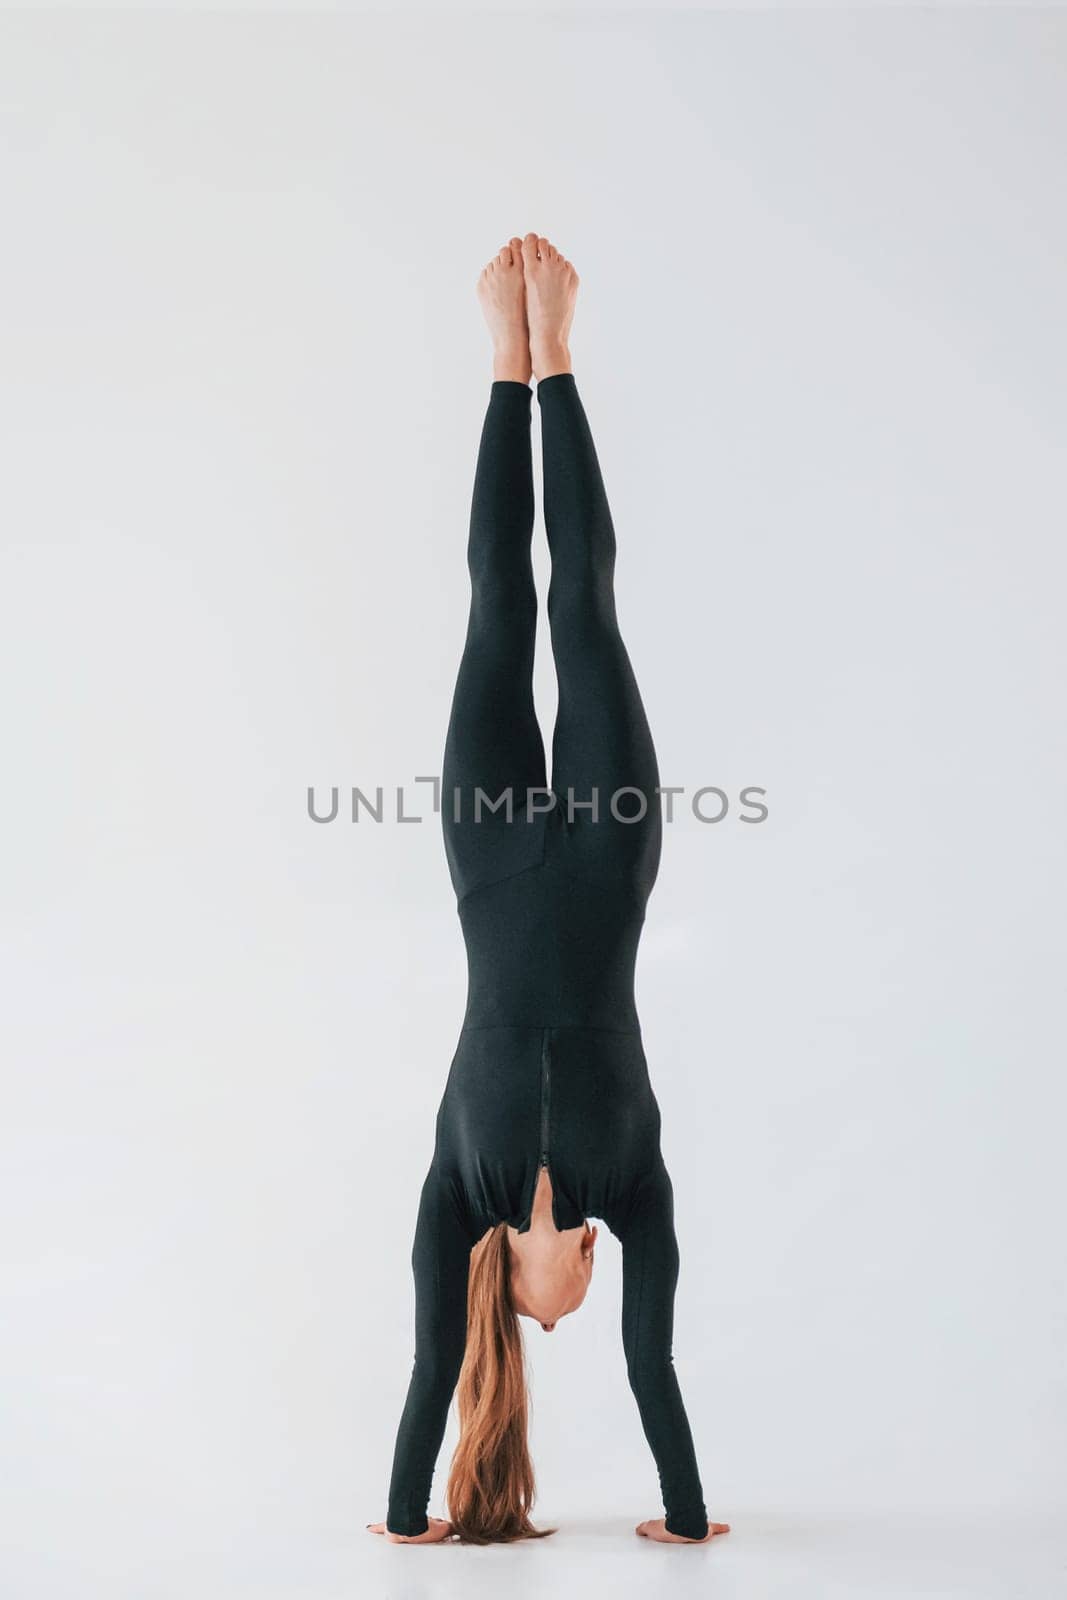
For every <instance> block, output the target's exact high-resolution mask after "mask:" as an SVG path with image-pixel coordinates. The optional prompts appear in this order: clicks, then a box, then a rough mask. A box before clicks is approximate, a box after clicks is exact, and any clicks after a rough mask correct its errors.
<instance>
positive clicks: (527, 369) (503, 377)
mask: <svg viewBox="0 0 1067 1600" xmlns="http://www.w3.org/2000/svg"><path fill="white" fill-rule="evenodd" d="M478 301H479V303H480V305H481V308H482V311H483V313H484V315H485V320H486V322H487V323H488V324H489V332H490V333H491V335H492V338H493V377H494V378H496V379H498V380H500V381H501V382H509V383H529V381H530V374H531V371H532V368H531V365H530V334H529V330H528V328H527V326H526V283H525V279H524V277H523V261H522V240H521V239H520V238H518V237H517V236H516V237H515V238H514V239H511V240H509V241H508V243H507V244H506V245H505V246H504V248H503V250H501V252H500V254H499V255H497V256H494V257H493V259H492V261H490V262H489V263H488V265H487V266H486V267H485V269H484V271H483V272H482V273H481V274H480V276H479V278H478Z"/></svg>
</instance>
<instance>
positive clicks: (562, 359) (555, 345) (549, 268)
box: [513, 233, 578, 379]
mask: <svg viewBox="0 0 1067 1600" xmlns="http://www.w3.org/2000/svg"><path fill="white" fill-rule="evenodd" d="M513 242H514V241H513ZM522 266H523V272H524V273H525V276H526V316H527V321H528V324H529V329H530V356H531V359H532V361H533V370H534V376H535V377H536V378H538V379H540V378H551V377H554V376H555V374H556V373H557V372H570V370H571V352H570V348H569V345H568V340H569V338H570V331H571V323H572V321H573V320H574V304H575V301H576V300H577V298H578V274H577V273H576V272H575V270H574V268H573V267H572V266H571V264H570V262H569V261H567V260H566V259H565V258H564V257H563V256H562V255H560V253H559V251H558V250H557V249H556V247H555V245H554V244H551V243H550V242H549V240H547V239H542V238H540V237H539V236H538V235H537V234H536V233H528V234H527V235H526V237H525V239H524V240H523V241H522Z"/></svg>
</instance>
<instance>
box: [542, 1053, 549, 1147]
mask: <svg viewBox="0 0 1067 1600" xmlns="http://www.w3.org/2000/svg"><path fill="white" fill-rule="evenodd" d="M548 1095H549V1059H548V1029H547V1028H546V1029H545V1030H544V1032H543V1033H542V1035H541V1165H542V1166H543V1167H547V1166H548Z"/></svg>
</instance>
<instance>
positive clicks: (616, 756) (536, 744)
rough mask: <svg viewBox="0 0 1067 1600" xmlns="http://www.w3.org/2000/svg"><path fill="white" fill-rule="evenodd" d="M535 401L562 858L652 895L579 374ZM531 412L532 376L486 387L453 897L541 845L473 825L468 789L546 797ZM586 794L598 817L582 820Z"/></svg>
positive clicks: (449, 800)
mask: <svg viewBox="0 0 1067 1600" xmlns="http://www.w3.org/2000/svg"><path fill="white" fill-rule="evenodd" d="M537 399H538V403H539V406H540V410H541V436H542V451H543V460H544V515H545V526H546V529H547V533H548V544H549V550H550V552H551V556H552V579H551V584H550V587H549V591H548V617H549V624H550V627H551V634H552V653H553V656H554V659H555V666H556V676H557V680H558V685H559V705H558V711H557V716H556V726H555V731H554V734H553V739H552V793H553V794H554V796H555V807H556V811H557V817H556V819H555V820H556V821H557V822H559V823H562V824H564V825H565V826H567V828H568V829H569V830H570V835H571V850H570V857H571V860H572V862H573V864H574V866H575V867H576V868H577V869H578V870H580V871H583V872H585V873H587V874H590V875H593V876H597V875H599V876H601V877H609V878H616V877H621V876H625V877H627V878H628V879H629V880H630V882H631V883H633V884H634V887H635V889H636V891H637V892H638V894H639V895H640V897H641V898H642V899H645V898H647V896H648V893H649V891H650V890H651V888H652V885H653V883H654V881H655V877H656V870H657V867H658V864H659V854H660V841H661V821H660V808H659V798H658V795H657V793H656V788H657V784H658V782H659V775H658V771H657V767H656V752H655V748H654V746H653V743H652V735H651V733H650V731H649V726H648V721H647V719H646V717H645V710H644V706H643V705H642V703H641V696H640V693H639V691H638V687H637V682H636V679H635V678H634V673H633V668H632V667H631V665H630V658H629V656H628V655H627V653H626V646H625V645H624V644H623V641H622V635H621V634H620V632H619V625H618V621H617V618H616V614H615V592H614V571H615V531H614V528H613V526H612V520H611V512H610V511H609V509H608V501H607V495H606V493H605V490H604V482H603V479H602V477H601V474H600V465H599V462H598V461H597V455H596V449H595V447H594V444H593V438H592V434H591V433H590V430H589V423H588V420H587V418H586V414H585V410H584V407H583V406H582V402H581V399H580V397H579V395H578V390H577V387H576V385H575V381H574V378H573V376H572V375H571V374H570V373H560V374H558V375H557V376H555V377H551V378H545V379H542V381H541V382H540V383H539V384H538V387H537ZM530 411H531V390H530V389H529V387H528V386H527V385H526V384H522V383H509V382H496V383H494V384H493V386H492V390H491V393H490V400H489V407H488V411H487V413H486V417H485V423H484V426H483V429H482V438H481V446H480V449H479V454H478V467H477V472H476V476H475V486H474V498H473V505H472V510H471V522H470V539H469V543H468V555H467V559H468V565H469V568H470V575H471V609H470V620H469V623H468V628H467V638H466V644H465V647H464V651H463V658H462V661H461V662H460V668H459V676H458V679H457V682H456V688H455V695H454V698H453V702H452V715H451V719H450V721H449V727H448V736H447V740H446V744H445V760H444V773H443V815H444V823H445V844H446V850H447V853H448V860H449V867H450V870H451V874H452V882H453V885H454V887H455V890H456V894H457V896H458V897H459V898H460V899H462V898H463V896H464V895H465V894H467V893H468V892H469V891H470V890H471V889H472V888H474V887H476V886H477V885H478V884H479V883H480V882H482V881H484V880H485V879H487V878H499V877H500V876H501V875H502V873H506V872H510V871H521V870H523V868H524V867H525V866H526V865H527V864H529V862H530V861H531V860H532V859H533V855H532V852H533V851H535V849H536V844H535V839H534V835H535V833H536V831H537V830H536V829H534V828H532V827H529V826H526V827H524V826H522V825H521V823H519V824H516V825H513V826H511V827H496V826H494V825H493V822H492V820H489V821H488V822H487V821H486V818H487V816H488V812H487V811H483V812H482V822H481V824H480V825H472V819H473V815H474V804H475V798H476V796H475V791H476V789H481V790H482V791H483V792H484V794H485V795H487V796H488V797H489V798H490V799H492V800H496V799H497V798H498V797H499V796H500V794H501V793H502V792H503V791H505V790H507V789H510V790H512V792H513V795H514V814H515V816H516V818H518V817H519V816H520V815H526V814H528V813H527V812H526V811H525V810H524V808H526V807H527V805H528V803H529V802H528V796H530V795H531V794H532V795H535V796H537V794H538V792H539V791H540V792H541V793H542V794H544V793H545V792H546V782H547V780H546V772H545V754H544V745H543V743H542V738H541V730H540V728H539V726H538V722H537V717H536V715H535V712H534V702H533V682H532V674H533V660H534V631H535V624H536V618H537V598H536V594H535V591H534V580H533V568H532V565H531V561H530V542H531V535H532V532H533V521H534V492H533V467H532V461H531V455H530ZM457 791H458V795H459V800H458V806H459V811H460V822H459V823H458V824H457V822H456V809H457V800H456V795H457ZM594 793H595V797H596V807H597V811H596V816H595V824H596V825H595V826H589V825H588V824H589V823H591V822H593V821H594V814H593V812H592V811H591V810H590V801H591V800H592V799H593V796H594ZM542 803H544V804H547V803H548V802H547V800H545V801H544V802H542V801H541V800H540V799H539V798H535V799H534V800H533V802H532V804H533V807H534V811H535V819H536V811H537V810H538V809H539V808H540V806H541V804H542ZM613 806H614V813H613V810H612V807H613ZM621 819H625V820H621ZM638 819H639V820H638Z"/></svg>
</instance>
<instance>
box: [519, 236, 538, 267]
mask: <svg viewBox="0 0 1067 1600" xmlns="http://www.w3.org/2000/svg"><path fill="white" fill-rule="evenodd" d="M522 259H523V260H524V261H525V262H526V263H527V264H529V263H530V262H531V261H536V260H537V235H536V233H528V234H527V235H526V237H525V239H524V240H523V241H522Z"/></svg>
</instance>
